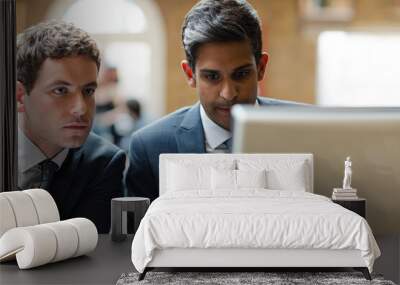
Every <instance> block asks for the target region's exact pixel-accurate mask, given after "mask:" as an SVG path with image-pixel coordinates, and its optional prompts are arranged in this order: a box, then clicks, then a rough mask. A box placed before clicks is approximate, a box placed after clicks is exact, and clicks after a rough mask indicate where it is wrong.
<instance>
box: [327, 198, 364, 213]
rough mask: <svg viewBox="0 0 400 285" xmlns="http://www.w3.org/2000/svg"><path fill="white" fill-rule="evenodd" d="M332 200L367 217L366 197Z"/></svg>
mask: <svg viewBox="0 0 400 285" xmlns="http://www.w3.org/2000/svg"><path fill="white" fill-rule="evenodd" d="M332 202H334V203H336V204H339V205H340V206H342V207H344V208H346V209H348V210H350V211H353V212H354V213H357V214H359V215H360V216H361V217H363V218H365V212H366V204H367V200H366V199H364V198H358V199H354V200H332Z"/></svg>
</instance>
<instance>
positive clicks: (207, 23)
mask: <svg viewBox="0 0 400 285" xmlns="http://www.w3.org/2000/svg"><path fill="white" fill-rule="evenodd" d="M245 40H249V41H250V44H251V47H252V50H253V54H254V57H255V60H256V63H257V64H258V62H259V60H260V58H261V49H262V38H261V27H260V20H259V18H258V15H257V12H256V11H255V10H254V8H253V7H252V6H251V5H250V4H249V3H247V2H246V1H245V0H201V1H200V2H198V3H197V4H196V5H195V6H193V8H192V9H191V10H190V11H189V12H188V13H187V15H186V17H185V20H184V22H183V26H182V43H183V47H184V49H185V53H186V59H187V60H188V62H189V65H190V67H191V68H192V69H193V70H194V67H195V64H196V51H197V49H198V48H199V46H201V45H202V44H205V43H210V42H237V41H245Z"/></svg>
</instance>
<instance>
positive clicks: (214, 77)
mask: <svg viewBox="0 0 400 285" xmlns="http://www.w3.org/2000/svg"><path fill="white" fill-rule="evenodd" d="M204 78H205V79H206V80H208V81H218V80H219V79H220V78H221V77H220V76H219V74H218V73H206V74H204Z"/></svg>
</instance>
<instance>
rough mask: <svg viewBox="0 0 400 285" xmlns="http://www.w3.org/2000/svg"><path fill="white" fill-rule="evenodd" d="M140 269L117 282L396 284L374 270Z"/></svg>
mask: <svg viewBox="0 0 400 285" xmlns="http://www.w3.org/2000/svg"><path fill="white" fill-rule="evenodd" d="M138 276H139V273H128V274H122V275H121V277H120V278H119V279H118V281H117V285H134V284H140V285H145V284H160V285H163V284H171V285H178V284H179V285H186V284H213V285H217V284H222V285H232V284H237V285H239V284H240V285H243V284H252V285H253V284H267V285H292V284H293V285H297V284H318V285H319V284H321V285H322V284H327V285H346V284H349V285H350V284H352V285H353V284H355V285H358V284H368V285H370V284H374V285H375V284H376V285H378V284H379V285H395V283H393V282H392V281H388V280H384V279H383V277H382V276H381V275H374V274H372V281H368V280H366V279H365V278H364V276H363V275H362V273H360V272H154V271H150V272H148V273H147V274H146V277H145V279H144V280H142V281H138Z"/></svg>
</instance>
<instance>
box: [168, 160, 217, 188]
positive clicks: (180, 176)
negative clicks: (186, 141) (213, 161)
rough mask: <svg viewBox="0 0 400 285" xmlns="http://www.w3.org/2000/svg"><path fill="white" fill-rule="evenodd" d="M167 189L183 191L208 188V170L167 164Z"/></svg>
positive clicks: (206, 168)
mask: <svg viewBox="0 0 400 285" xmlns="http://www.w3.org/2000/svg"><path fill="white" fill-rule="evenodd" d="M168 167H169V168H168V173H169V175H168V178H167V184H168V185H167V189H168V190H169V191H185V190H194V189H209V188H210V173H209V172H210V170H211V169H210V168H209V167H198V166H191V167H188V166H185V165H182V164H177V163H169V166H168Z"/></svg>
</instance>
